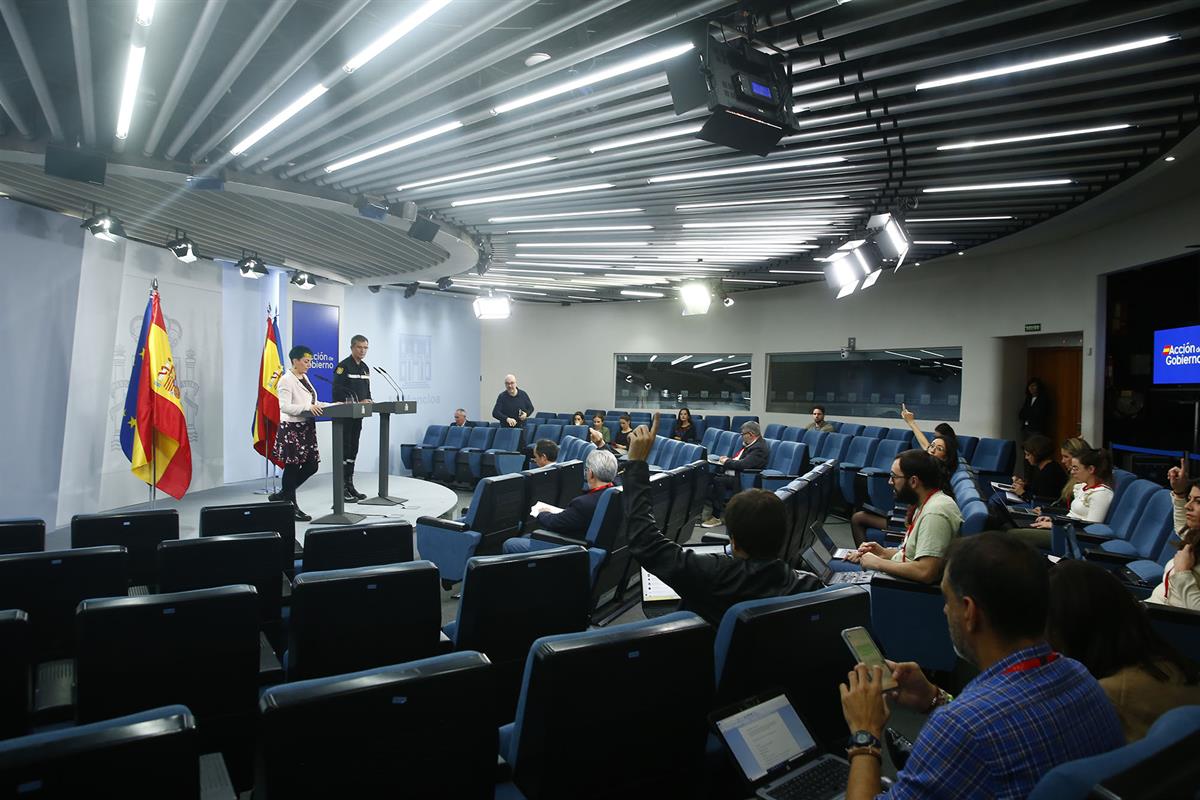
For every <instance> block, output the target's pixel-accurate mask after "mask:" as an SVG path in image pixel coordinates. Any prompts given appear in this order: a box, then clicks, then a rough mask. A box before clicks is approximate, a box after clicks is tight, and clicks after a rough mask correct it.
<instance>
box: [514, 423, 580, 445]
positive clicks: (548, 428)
mask: <svg viewBox="0 0 1200 800" xmlns="http://www.w3.org/2000/svg"><path fill="white" fill-rule="evenodd" d="M574 427H577V426H574ZM562 438H563V426H562V425H559V424H558V423H551V424H549V425H539V426H538V428H537V438H536V439H533V440H532V441H527V442H525V444H526V445H527V446H532V445H533V444H534V443H535V442H537V441H538V440H540V439H549V440H550V441H552V442H554V443H555V444H558V443H559V441H560V440H561V439H562Z"/></svg>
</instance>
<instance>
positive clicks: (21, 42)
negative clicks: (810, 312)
mask: <svg viewBox="0 0 1200 800" xmlns="http://www.w3.org/2000/svg"><path fill="white" fill-rule="evenodd" d="M149 6H154V8H153V13H152V15H151V13H150V12H149V10H148V9H149ZM740 8H747V9H750V12H751V13H744V12H740V11H739V9H740ZM0 16H2V18H3V20H4V23H5V27H6V29H7V34H0V110H2V113H0V125H2V126H3V130H0V134H3V135H2V137H0V191H3V192H6V193H8V194H11V195H12V196H13V197H14V198H17V199H20V200H25V201H28V202H33V203H38V204H40V205H44V206H47V207H51V208H55V209H59V210H66V211H70V212H73V213H79V212H80V211H82V210H83V209H84V208H85V207H86V206H87V204H90V203H92V202H96V203H99V204H101V205H102V206H108V207H111V208H112V210H113V212H114V213H116V214H117V215H118V216H119V217H120V218H121V219H122V221H123V222H124V224H125V227H126V229H127V230H128V232H129V233H130V234H131V235H132V236H135V237H136V238H140V239H144V240H146V241H151V242H156V243H158V242H162V241H164V240H165V239H167V238H170V236H171V234H172V233H173V231H174V229H176V228H178V229H182V230H186V231H187V232H188V233H189V234H190V235H191V236H192V238H194V239H195V240H196V241H197V244H198V249H199V250H200V252H201V253H202V254H204V255H209V256H218V257H234V258H236V257H237V256H238V254H239V252H240V250H241V249H243V248H245V249H248V250H252V251H256V252H259V253H261V254H262V255H263V256H264V257H265V258H266V259H267V260H268V261H269V262H271V263H278V264H281V265H285V266H287V265H292V266H296V267H297V268H307V269H310V270H311V271H313V272H314V273H316V274H317V275H324V276H326V277H329V278H332V279H336V280H343V281H346V282H350V283H360V284H361V283H367V284H380V283H382V284H404V283H409V282H412V281H416V280H423V281H427V282H430V283H425V284H423V288H432V283H431V282H432V281H435V280H436V279H437V278H438V277H442V276H446V275H453V276H456V277H455V284H454V286H453V287H452V288H451V289H450V291H455V292H465V293H478V292H483V291H487V290H489V289H494V290H501V291H505V292H509V293H511V294H512V296H513V297H514V298H517V299H523V300H530V301H537V302H588V301H598V300H621V299H628V298H629V297H630V296H631V295H628V294H622V292H635V293H636V292H645V293H649V295H653V294H655V293H663V294H666V293H672V292H674V290H675V288H676V286H677V284H678V283H679V282H680V281H683V280H687V279H688V277H687V276H702V277H704V278H706V279H708V280H710V281H714V282H715V281H717V280H720V283H721V289H723V290H724V291H730V292H732V291H743V290H761V289H769V288H770V287H771V286H775V285H781V284H792V283H799V282H806V281H811V280H822V277H821V274H820V270H821V267H822V264H821V263H820V262H819V261H814V257H822V256H824V255H825V254H827V253H828V252H830V251H831V250H832V249H833V248H835V247H836V246H837V245H838V244H840V243H841V242H843V241H845V240H846V239H847V238H849V237H850V236H851V235H852V234H854V233H855V232H856V231H861V230H862V229H863V227H864V225H865V223H866V219H867V217H868V216H870V215H871V214H874V213H878V212H882V211H900V212H902V214H903V215H904V216H905V218H906V219H907V222H908V226H909V231H910V235H911V237H912V238H913V239H914V240H916V242H917V244H916V248H917V249H916V252H915V253H914V256H915V257H914V258H912V260H913V261H920V260H922V259H926V260H927V259H930V258H934V257H938V256H940V255H946V254H953V253H956V252H958V251H965V250H966V249H969V248H971V247H974V246H977V245H980V244H983V243H986V242H989V241H994V240H996V239H999V238H1001V237H1004V236H1006V235H1009V234H1011V233H1014V232H1016V231H1019V230H1023V229H1025V228H1028V227H1029V226H1031V225H1034V224H1036V223H1038V222H1040V221H1043V220H1045V219H1048V218H1050V217H1053V216H1055V215H1057V214H1060V213H1062V212H1063V211H1066V210H1068V209H1070V208H1073V207H1075V206H1077V205H1079V204H1080V203H1081V202H1083V201H1084V200H1087V199H1088V198H1090V197H1093V196H1095V195H1096V194H1098V193H1100V192H1102V191H1104V190H1105V189H1107V188H1109V187H1111V186H1113V185H1115V184H1117V183H1119V182H1121V181H1122V180H1124V179H1126V178H1127V177H1129V176H1130V175H1133V174H1134V173H1136V172H1137V171H1139V170H1140V169H1141V168H1142V167H1144V166H1145V165H1146V164H1148V163H1150V162H1151V161H1153V160H1155V159H1156V158H1159V157H1161V156H1163V155H1164V154H1165V153H1166V152H1167V151H1168V150H1169V149H1170V148H1171V147H1172V146H1173V144H1174V143H1175V142H1177V141H1178V140H1179V139H1180V138H1182V136H1184V135H1185V134H1186V133H1188V132H1189V131H1190V130H1191V129H1192V128H1193V127H1194V126H1195V124H1196V121H1197V116H1198V113H1200V104H1198V93H1197V87H1198V86H1200V49H1198V48H1197V47H1196V44H1195V39H1196V37H1197V34H1200V0H1176V1H1175V2H1084V0H1016V1H1015V2H1007V3H1004V4H991V3H971V2H963V1H962V0H903V1H900V2H896V1H889V2H883V0H876V1H873V0H854V2H849V0H800V1H799V2H791V3H781V2H777V1H776V2H747V3H730V2H727V1H726V0H691V1H690V2H687V1H686V0H590V1H589V2H583V1H582V0H579V1H577V2H572V1H571V0H403V1H401V0H342V1H340V2H333V0H238V1H237V2H226V0H190V1H185V0H174V1H173V2H168V1H167V0H159V1H158V2H157V3H148V2H147V0H141V2H134V0H112V2H87V1H86V0H0ZM139 17H140V20H139ZM146 22H148V23H149V24H148V25H147V24H143V23H146ZM706 34H707V35H712V36H716V37H718V38H722V39H724V40H726V41H731V42H732V41H736V40H739V39H745V38H746V37H747V36H749V37H750V39H751V41H752V42H753V43H754V44H755V46H756V47H758V48H759V49H761V50H763V51H764V52H775V53H780V54H782V56H783V57H785V58H786V59H787V63H788V68H789V71H790V75H791V83H792V102H793V108H794V110H795V112H796V116H797V130H796V131H795V132H792V133H789V135H786V136H785V137H784V138H783V139H782V141H780V143H779V145H778V146H777V147H776V148H775V149H774V151H772V152H771V153H770V155H768V156H767V157H766V158H759V157H758V156H753V155H747V154H744V153H739V152H736V151H733V150H731V149H729V148H725V147H721V146H718V145H713V144H710V143H708V142H706V141H702V140H699V139H697V138H695V131H696V129H697V127H698V126H699V124H700V122H701V121H702V116H701V115H700V114H698V113H696V112H690V113H687V114H684V115H682V116H677V115H676V114H675V113H674V111H673V108H672V103H671V95H670V92H669V90H668V87H667V78H666V74H665V71H664V66H665V64H666V63H668V62H667V59H668V57H669V56H670V54H671V53H677V52H679V50H680V49H681V46H682V47H686V45H687V43H688V42H691V43H696V42H698V41H699V40H700V37H703V36H705V35H706ZM138 47H144V50H143V51H142V52H143V54H144V65H143V67H142V70H141V73H140V80H139V81H138V82H137V91H136V92H135V93H131V94H129V95H128V96H129V98H130V103H129V104H128V106H127V108H126V109H125V111H126V116H127V117H128V122H127V127H128V133H127V135H126V136H125V137H124V138H117V137H116V136H115V132H116V131H117V129H118V128H119V127H124V126H125V123H124V121H123V120H122V115H121V111H122V108H121V105H122V97H123V94H125V93H124V92H123V89H124V86H125V84H126V83H127V81H126V75H127V73H128V69H127V67H128V64H129V62H130V58H131V53H132V52H134V48H138ZM51 54H53V55H51ZM536 54H543V55H536ZM544 56H548V58H545V57H544ZM47 142H53V143H57V144H65V145H68V146H73V145H77V144H78V145H80V146H82V147H84V148H88V149H91V150H94V151H97V152H99V153H102V154H104V155H105V156H106V157H107V158H108V161H109V168H108V177H107V180H106V182H105V185H104V186H102V187H96V186H91V185H88V184H83V183H78V182H73V181H68V180H64V179H61V178H55V177H52V176H48V175H45V174H44V173H43V171H42V168H41V153H42V152H43V151H44V149H45V146H46V143H47ZM1180 166H1181V168H1188V165H1180ZM693 173H703V174H699V175H694V174H693ZM193 174H195V175H214V176H218V177H221V178H223V179H224V191H198V190H196V189H192V188H188V187H189V185H190V184H188V182H187V181H186V178H187V176H189V175H193ZM978 186H983V187H988V188H981V189H975V188H969V187H978ZM363 197H367V198H371V199H373V200H375V201H376V202H382V201H387V202H389V203H390V204H391V212H390V214H389V215H388V216H387V217H386V219H385V220H383V221H375V220H370V219H367V218H364V217H362V216H360V215H359V214H358V213H357V212H356V210H355V208H354V202H355V200H356V199H360V198H363ZM409 202H412V203H415V204H416V207H417V209H419V213H420V214H422V215H432V217H433V218H434V219H435V221H437V222H439V223H440V224H441V225H442V229H441V230H440V231H439V233H438V235H437V237H436V238H435V239H434V241H433V242H431V243H425V242H420V241H417V240H415V239H413V238H411V237H410V236H408V235H407V231H408V228H409V225H410V222H411V219H412V207H411V206H408V207H407V209H406V208H405V206H406V204H407V203H409ZM477 250H483V251H485V252H486V253H487V254H488V255H490V258H491V269H490V270H489V271H488V272H487V274H486V275H484V276H482V277H481V276H479V275H477V274H475V272H474V268H475V266H476V259H477ZM647 264H650V265H652V266H647ZM902 278H903V274H902V273H901V275H899V276H896V278H894V279H902ZM633 296H637V295H633Z"/></svg>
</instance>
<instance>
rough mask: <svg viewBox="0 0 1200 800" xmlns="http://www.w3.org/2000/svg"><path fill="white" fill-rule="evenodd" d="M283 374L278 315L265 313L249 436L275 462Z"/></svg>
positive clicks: (265, 455) (262, 454)
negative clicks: (264, 329) (256, 395)
mask: <svg viewBox="0 0 1200 800" xmlns="http://www.w3.org/2000/svg"><path fill="white" fill-rule="evenodd" d="M282 376H283V351H282V350H280V349H279V317H275V319H271V315H270V314H267V338H266V341H265V342H264V343H263V351H262V359H261V360H260V361H259V364H258V400H257V401H256V402H255V404H254V421H253V422H252V423H251V424H250V440H251V442H252V443H253V444H254V449H255V450H256V451H258V453H259V455H261V456H263V457H264V458H269V459H271V462H272V463H274V464H277V465H278V466H280V467H282V466H284V465H283V464H281V463H280V462H278V461H276V460H275V459H274V458H272V457H271V454H272V453H273V452H274V450H275V434H276V433H278V431H279V379H280V377H282Z"/></svg>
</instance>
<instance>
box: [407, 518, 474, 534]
mask: <svg viewBox="0 0 1200 800" xmlns="http://www.w3.org/2000/svg"><path fill="white" fill-rule="evenodd" d="M417 524H418V525H425V526H428V527H430V528H440V529H442V530H444V531H456V532H458V533H465V532H466V531H467V530H469V528H468V527H467V523H465V522H463V521H462V520H457V519H442V518H441V517H418V518H417Z"/></svg>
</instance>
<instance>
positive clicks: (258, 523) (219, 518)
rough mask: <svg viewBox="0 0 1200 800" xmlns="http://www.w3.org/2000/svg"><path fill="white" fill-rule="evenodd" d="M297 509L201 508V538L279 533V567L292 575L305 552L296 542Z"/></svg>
mask: <svg viewBox="0 0 1200 800" xmlns="http://www.w3.org/2000/svg"><path fill="white" fill-rule="evenodd" d="M294 511H295V506H293V505H292V504H291V503H243V504H240V505H233V506H205V507H204V508H201V509H200V535H201V536H228V535H230V534H234V533H261V532H263V531H274V532H275V533H278V534H279V551H280V560H279V567H280V569H281V570H282V571H283V572H286V573H287V574H289V575H290V574H292V572H293V571H294V569H295V559H296V557H297V556H298V555H299V554H300V553H302V552H303V548H301V547H300V546H299V543H298V542H297V541H296V517H295V514H294Z"/></svg>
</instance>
